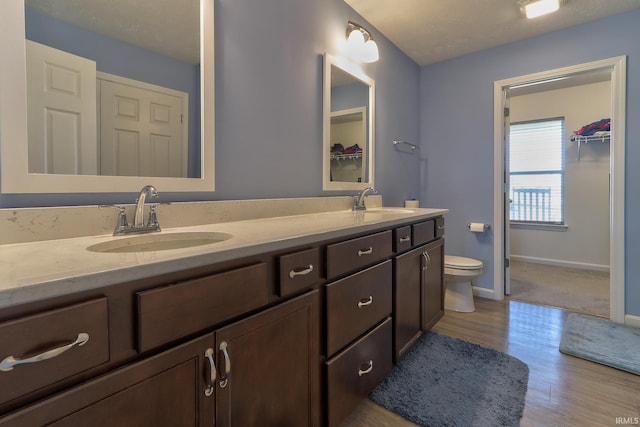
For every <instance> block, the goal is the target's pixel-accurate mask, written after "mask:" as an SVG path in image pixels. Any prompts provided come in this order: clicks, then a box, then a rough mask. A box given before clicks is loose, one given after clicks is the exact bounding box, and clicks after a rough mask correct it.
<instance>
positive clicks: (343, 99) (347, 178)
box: [322, 54, 375, 190]
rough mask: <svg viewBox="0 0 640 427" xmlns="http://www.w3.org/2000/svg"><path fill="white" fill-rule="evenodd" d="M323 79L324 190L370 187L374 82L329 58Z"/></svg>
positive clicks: (326, 56)
mask: <svg viewBox="0 0 640 427" xmlns="http://www.w3.org/2000/svg"><path fill="white" fill-rule="evenodd" d="M324 76H325V80H324V100H323V102H324V105H323V110H324V112H323V121H324V123H323V125H324V138H323V153H322V158H323V186H322V187H323V190H360V189H363V188H365V187H369V186H372V185H373V177H374V173H373V164H374V163H373V160H374V138H373V130H374V120H373V118H374V100H375V94H374V81H373V79H371V78H369V77H368V76H366V75H364V74H363V73H361V72H359V71H358V70H356V69H355V68H354V67H353V66H350V65H349V64H346V63H345V64H341V63H339V61H338V60H337V59H336V58H334V57H332V56H331V55H328V54H325V57H324Z"/></svg>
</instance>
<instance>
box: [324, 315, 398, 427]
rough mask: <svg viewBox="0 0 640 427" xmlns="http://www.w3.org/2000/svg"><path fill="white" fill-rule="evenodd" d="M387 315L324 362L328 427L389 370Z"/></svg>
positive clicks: (342, 416)
mask: <svg viewBox="0 0 640 427" xmlns="http://www.w3.org/2000/svg"><path fill="white" fill-rule="evenodd" d="M391 336H392V332H391V318H389V319H387V320H385V321H384V323H382V324H381V325H380V326H378V327H377V328H375V329H374V330H373V331H371V332H370V333H368V334H367V335H365V336H364V337H362V338H361V339H360V340H358V341H357V342H355V343H354V344H353V345H351V346H350V347H349V348H347V349H346V350H345V351H343V352H342V353H340V354H338V355H337V356H336V357H334V358H333V359H331V360H329V361H328V362H327V363H326V368H327V412H328V416H327V418H328V425H329V426H330V427H334V426H338V425H340V423H341V421H342V420H344V418H346V417H347V416H348V415H349V414H350V413H351V412H352V411H353V409H354V408H355V407H356V406H357V405H358V404H359V403H360V402H362V400H363V399H365V398H366V397H367V396H368V395H369V393H370V392H371V391H372V390H373V389H374V388H375V387H376V386H377V385H378V384H379V383H380V382H381V381H382V380H383V379H384V378H385V377H386V376H387V375H388V374H389V372H391V368H392V364H391Z"/></svg>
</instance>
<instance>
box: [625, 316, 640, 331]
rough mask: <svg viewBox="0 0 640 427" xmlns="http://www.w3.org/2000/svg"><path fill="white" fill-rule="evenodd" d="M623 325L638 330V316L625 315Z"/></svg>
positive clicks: (639, 324)
mask: <svg viewBox="0 0 640 427" xmlns="http://www.w3.org/2000/svg"><path fill="white" fill-rule="evenodd" d="M624 324H625V325H627V326H633V327H634V328H640V316H632V315H630V314H625V316H624Z"/></svg>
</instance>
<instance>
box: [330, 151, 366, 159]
mask: <svg viewBox="0 0 640 427" xmlns="http://www.w3.org/2000/svg"><path fill="white" fill-rule="evenodd" d="M329 157H330V158H331V160H345V159H354V160H355V159H361V158H362V153H355V154H331V155H330V156H329Z"/></svg>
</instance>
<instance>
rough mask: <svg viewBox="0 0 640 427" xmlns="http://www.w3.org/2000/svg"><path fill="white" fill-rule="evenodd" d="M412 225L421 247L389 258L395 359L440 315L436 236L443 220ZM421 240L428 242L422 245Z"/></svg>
mask: <svg viewBox="0 0 640 427" xmlns="http://www.w3.org/2000/svg"><path fill="white" fill-rule="evenodd" d="M412 227H413V231H414V241H417V242H421V246H418V247H416V248H414V249H412V250H410V251H408V252H404V253H402V254H398V255H397V256H396V257H395V258H394V260H393V262H394V264H393V265H394V274H393V325H394V340H393V355H394V360H395V362H398V361H399V360H400V359H401V358H402V356H403V355H404V354H405V353H406V352H407V351H408V350H409V349H410V348H411V346H412V345H413V343H414V342H415V341H416V339H418V337H419V336H420V334H421V333H422V332H423V331H427V330H429V329H431V328H432V327H433V326H434V325H435V324H436V323H437V322H438V320H440V319H441V318H442V316H444V239H442V238H439V237H438V236H442V233H443V231H444V222H443V221H427V222H422V223H419V224H414V225H413V226H412ZM416 236H419V237H418V238H416ZM425 240H426V241H430V243H427V244H424V243H425Z"/></svg>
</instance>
